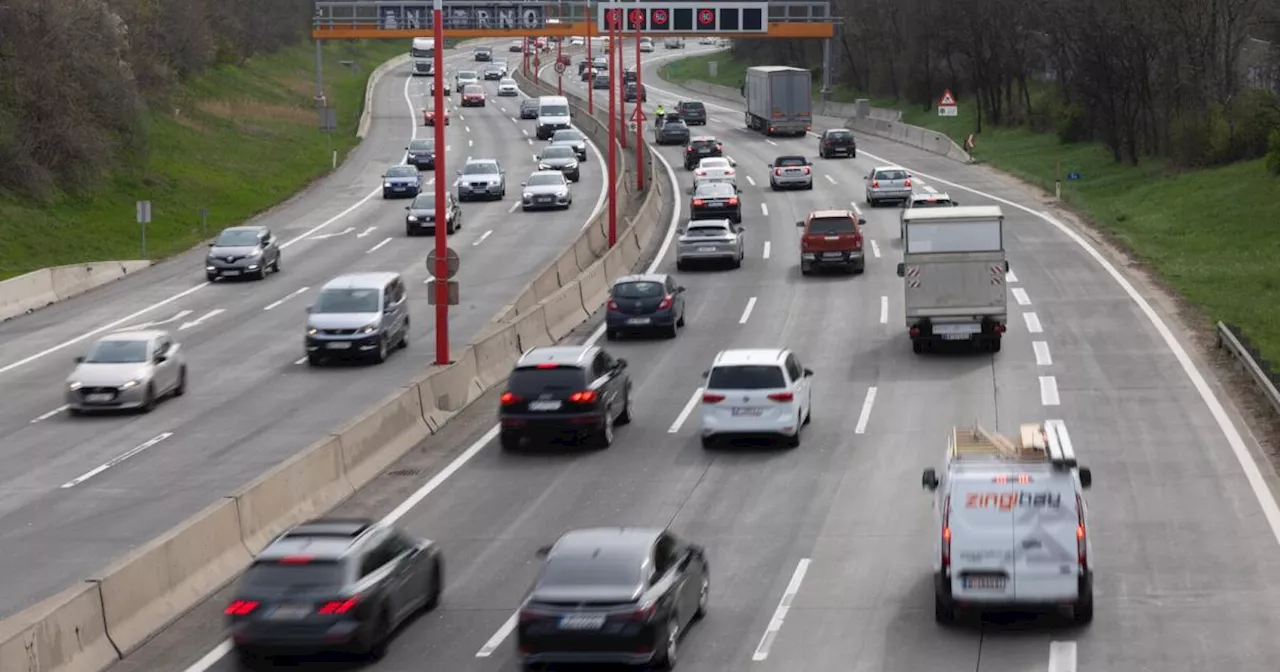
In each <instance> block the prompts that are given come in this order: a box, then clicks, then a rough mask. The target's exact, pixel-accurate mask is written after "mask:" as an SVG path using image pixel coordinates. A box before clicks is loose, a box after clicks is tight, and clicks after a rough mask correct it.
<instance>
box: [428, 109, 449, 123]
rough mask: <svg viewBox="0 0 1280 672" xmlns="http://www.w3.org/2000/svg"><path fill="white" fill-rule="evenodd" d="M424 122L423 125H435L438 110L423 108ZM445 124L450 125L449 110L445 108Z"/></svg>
mask: <svg viewBox="0 0 1280 672" xmlns="http://www.w3.org/2000/svg"><path fill="white" fill-rule="evenodd" d="M422 123H423V125H426V126H435V125H436V111H435V110H423V111H422ZM444 125H445V126H448V125H449V110H445V111H444Z"/></svg>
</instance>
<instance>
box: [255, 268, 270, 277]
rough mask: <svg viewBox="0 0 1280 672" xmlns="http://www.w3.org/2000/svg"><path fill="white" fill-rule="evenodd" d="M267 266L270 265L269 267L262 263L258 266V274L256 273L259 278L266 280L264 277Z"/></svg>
mask: <svg viewBox="0 0 1280 672" xmlns="http://www.w3.org/2000/svg"><path fill="white" fill-rule="evenodd" d="M269 268H270V267H269V266H268V265H267V264H263V265H262V266H261V267H259V268H258V275H257V278H258V279H259V280H266V279H267V272H268V270H269Z"/></svg>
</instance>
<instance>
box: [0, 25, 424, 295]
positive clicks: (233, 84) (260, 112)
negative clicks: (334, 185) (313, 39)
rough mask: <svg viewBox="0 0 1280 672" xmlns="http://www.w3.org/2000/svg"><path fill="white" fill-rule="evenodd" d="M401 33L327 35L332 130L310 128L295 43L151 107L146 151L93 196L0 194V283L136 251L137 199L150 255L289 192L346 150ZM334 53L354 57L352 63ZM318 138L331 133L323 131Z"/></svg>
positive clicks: (309, 57) (308, 76) (174, 248)
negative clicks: (147, 207) (147, 211)
mask: <svg viewBox="0 0 1280 672" xmlns="http://www.w3.org/2000/svg"><path fill="white" fill-rule="evenodd" d="M404 51H405V47H404V45H403V44H402V43H400V41H398V40H396V41H369V42H364V43H354V42H342V43H339V42H326V43H325V48H324V58H325V61H324V65H325V67H324V84H325V90H326V93H327V95H328V97H329V104H330V105H331V106H333V107H334V108H336V110H337V113H338V125H339V128H338V130H337V131H335V132H333V133H331V134H325V133H321V132H320V131H319V130H318V128H317V127H318V126H319V119H318V114H317V112H316V110H315V108H314V101H313V98H314V96H315V72H314V63H315V48H314V47H313V46H311V45H305V46H298V47H293V48H289V49H286V50H283V51H281V52H278V53H275V54H271V55H269V56H263V57H259V58H256V59H253V60H251V61H250V62H248V63H247V64H246V65H245V66H244V67H243V68H231V67H220V68H216V69H214V70H211V71H209V72H206V73H204V74H202V75H201V76H199V77H196V78H194V79H193V80H192V81H189V82H187V83H186V84H185V85H184V86H183V87H182V88H181V90H179V91H178V92H177V93H176V95H174V96H173V97H172V99H171V101H170V102H169V103H167V104H165V105H164V106H163V108H161V107H159V106H157V107H156V108H155V109H153V110H151V111H150V112H149V113H148V125H149V132H150V138H151V140H150V147H151V149H150V154H149V156H148V157H147V158H146V159H145V161H143V162H141V164H142V165H140V166H138V167H130V168H121V169H120V170H118V171H117V172H115V173H114V174H112V175H110V176H109V178H108V179H106V180H104V181H103V182H102V183H101V184H100V185H98V186H96V187H95V188H94V189H93V190H92V191H91V192H89V193H87V194H83V195H65V196H62V197H59V198H57V199H56V200H55V201H54V202H52V203H49V204H39V203H33V202H31V201H29V200H25V199H22V198H19V197H15V196H13V195H6V194H2V193H0V241H2V242H0V279H5V278H8V277H12V276H15V275H20V274H22V273H26V272H28V271H32V270H35V269H38V268H43V267H46V266H55V265H60V264H75V263H82V262H89V261H101V260H108V259H138V258H141V255H142V244H141V226H140V225H139V224H138V223H137V222H136V217H135V208H134V203H135V201H138V200H149V201H151V208H152V210H151V217H152V221H151V223H150V224H148V225H147V257H149V258H152V259H157V258H161V257H164V256H168V255H172V254H175V253H178V252H182V251H184V250H187V249H189V248H191V247H192V246H194V245H195V244H197V243H198V242H199V241H200V240H202V239H204V238H206V237H207V236H206V233H205V232H204V231H203V230H202V229H201V223H200V214H199V212H200V209H201V208H207V209H208V210H209V217H208V222H207V227H208V235H209V236H212V235H213V234H214V233H215V232H216V231H218V230H219V229H221V228H222V227H225V226H230V225H234V224H238V223H240V222H243V221H244V220H245V219H248V218H249V217H251V216H252V215H254V214H256V213H259V212H262V211H263V210H266V209H268V208H270V207H271V206H273V205H275V204H277V203H280V202H281V201H283V200H285V199H287V198H288V197H289V196H291V195H292V194H294V193H296V192H297V191H298V190H300V189H301V188H303V187H305V186H306V185H307V184H308V183H310V182H312V181H313V180H315V179H316V178H318V177H321V176H322V175H324V174H325V173H327V172H329V169H330V165H331V158H330V156H331V155H330V144H329V143H330V142H332V149H336V150H338V160H339V161H341V160H342V159H343V157H345V155H346V153H347V151H349V150H350V149H351V148H352V147H354V146H355V144H356V142H357V138H356V137H355V133H356V127H357V125H358V124H359V119H360V113H361V112H362V108H363V106H364V94H365V84H366V82H367V81H368V78H369V73H371V72H372V71H373V70H374V68H376V67H377V66H378V65H380V64H381V63H382V62H384V61H386V60H387V59H389V58H391V57H393V56H396V55H398V54H401V53H404ZM342 61H353V62H354V63H355V64H357V65H358V72H356V71H355V70H354V69H353V67H352V66H344V65H342ZM326 135H329V136H331V137H328V138H326Z"/></svg>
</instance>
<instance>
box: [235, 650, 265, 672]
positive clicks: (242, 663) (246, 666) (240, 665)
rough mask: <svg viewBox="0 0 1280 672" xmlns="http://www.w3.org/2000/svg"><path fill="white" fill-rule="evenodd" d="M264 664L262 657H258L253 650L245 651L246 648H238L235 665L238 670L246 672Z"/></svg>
mask: <svg viewBox="0 0 1280 672" xmlns="http://www.w3.org/2000/svg"><path fill="white" fill-rule="evenodd" d="M262 665H263V661H262V659H260V658H258V656H256V655H254V654H253V653H252V652H250V651H245V650H244V649H236V653H235V667H236V669H237V670H244V671H245V672H250V671H256V670H258V669H259V668H261V667H262Z"/></svg>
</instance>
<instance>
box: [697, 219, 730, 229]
mask: <svg viewBox="0 0 1280 672" xmlns="http://www.w3.org/2000/svg"><path fill="white" fill-rule="evenodd" d="M695 226H723V227H727V228H732V227H733V222H730V221H729V220H728V219H691V220H689V223H688V224H685V229H692V228H693V227H695Z"/></svg>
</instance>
